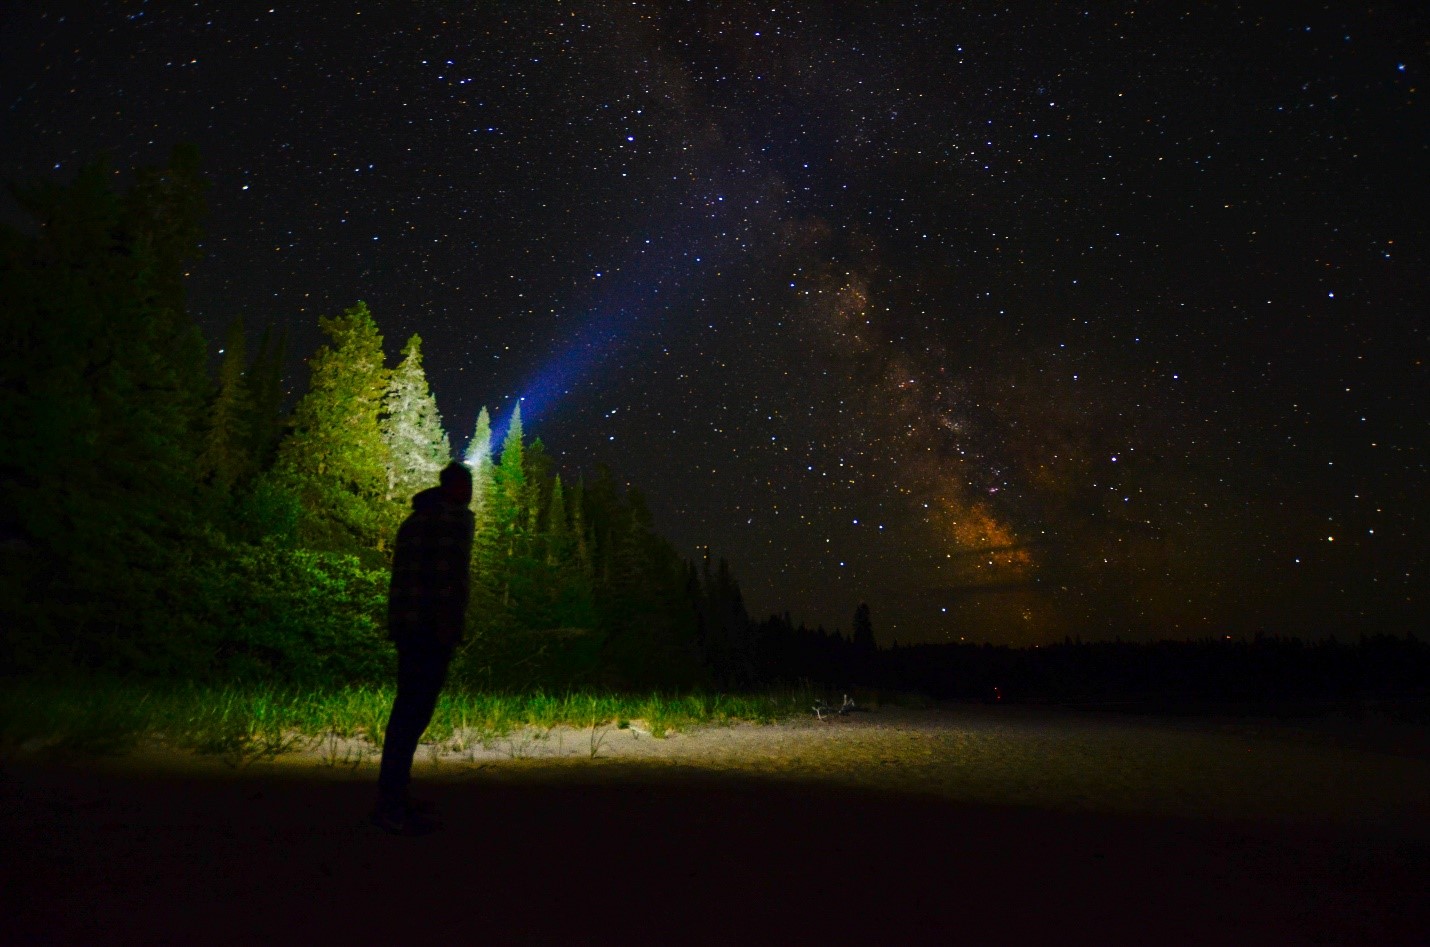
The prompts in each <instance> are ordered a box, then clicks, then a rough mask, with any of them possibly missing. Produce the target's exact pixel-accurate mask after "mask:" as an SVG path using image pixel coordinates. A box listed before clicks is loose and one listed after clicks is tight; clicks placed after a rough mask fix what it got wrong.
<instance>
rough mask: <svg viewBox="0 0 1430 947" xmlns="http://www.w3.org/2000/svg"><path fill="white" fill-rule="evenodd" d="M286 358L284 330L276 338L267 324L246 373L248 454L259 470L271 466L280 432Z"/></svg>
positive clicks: (286, 334)
mask: <svg viewBox="0 0 1430 947" xmlns="http://www.w3.org/2000/svg"><path fill="white" fill-rule="evenodd" d="M287 354H288V330H287V329H286V328H285V329H284V330H283V331H282V332H281V333H280V334H278V335H277V336H276V337H275V335H274V333H273V325H272V324H271V323H270V324H269V325H268V326H267V327H266V328H265V329H264V330H263V337H262V338H261V339H259V342H258V352H257V353H256V354H255V355H254V356H253V364H252V365H251V366H250V367H249V370H248V393H249V398H250V400H251V401H252V405H253V415H252V424H251V425H250V432H251V433H250V437H251V440H250V443H249V453H250V454H251V455H252V456H253V462H254V465H255V466H256V467H257V468H258V469H259V470H266V469H267V468H268V467H269V466H270V465H271V464H272V462H273V456H274V453H275V452H276V451H277V449H278V440H279V437H280V435H281V434H282V429H283V369H284V360H285V359H286V357H287Z"/></svg>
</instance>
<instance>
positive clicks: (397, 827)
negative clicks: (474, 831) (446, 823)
mask: <svg viewBox="0 0 1430 947" xmlns="http://www.w3.org/2000/svg"><path fill="white" fill-rule="evenodd" d="M368 821H370V822H371V823H372V824H373V825H375V826H377V827H378V828H379V829H382V830H383V831H384V832H387V833H388V834H390V835H405V836H408V837H415V836H418V835H426V834H428V833H429V832H434V831H436V830H437V829H438V828H440V827H441V823H440V822H438V821H436V820H435V819H432V818H429V817H427V816H424V815H419V814H417V813H416V812H413V811H410V810H409V809H407V808H405V807H404V808H392V807H390V806H378V807H377V808H376V809H374V810H372V815H371V816H370V817H369V819H368Z"/></svg>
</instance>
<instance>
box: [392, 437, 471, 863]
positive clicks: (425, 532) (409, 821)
mask: <svg viewBox="0 0 1430 947" xmlns="http://www.w3.org/2000/svg"><path fill="white" fill-rule="evenodd" d="M471 502H472V473H471V471H470V470H468V469H467V467H466V466H465V465H463V464H458V463H452V464H448V465H447V466H446V467H444V468H443V469H442V472H441V474H440V475H439V485H438V486H436V487H432V488H430V489H427V490H423V491H422V492H421V493H418V494H417V495H416V496H414V497H413V498H412V512H411V513H410V514H409V515H408V517H407V519H405V520H404V521H403V523H402V525H401V526H400V527H399V528H398V530H397V542H396V544H395V546H394V548H393V553H392V585H391V588H390V590H389V594H388V603H387V625H388V635H389V637H391V639H392V641H393V643H394V644H395V645H396V646H397V695H396V696H395V697H394V698H393V701H392V713H391V714H390V715H389V716H388V719H387V734H386V736H385V738H384V739H383V741H382V766H381V768H380V769H379V771H378V777H377V805H376V807H375V808H374V809H373V813H372V822H373V824H374V825H376V826H377V827H378V828H381V829H383V830H385V831H388V832H392V833H395V834H399V835H418V834H422V833H424V832H427V831H431V830H432V829H433V828H435V827H436V826H437V823H436V821H435V820H434V819H433V818H432V817H431V809H430V806H426V805H424V804H422V803H418V802H416V801H414V800H413V799H412V798H411V796H410V795H409V794H408V791H407V790H408V784H409V783H410V782H411V781H412V757H413V754H415V753H416V752H417V743H418V741H419V740H420V739H421V737H422V732H423V731H424V730H426V729H427V725H428V724H429V723H431V721H432V711H433V710H434V709H436V706H437V696H438V695H439V694H440V693H441V691H442V685H443V683H445V681H446V679H447V667H448V665H450V664H451V661H452V652H453V650H454V649H455V648H456V646H457V645H458V644H460V643H461V641H462V638H463V624H464V621H465V618H466V613H467V598H468V595H469V593H470V581H471V580H470V574H471V559H472V534H473V530H474V525H475V523H474V518H473V516H472V511H471V509H470V505H471Z"/></svg>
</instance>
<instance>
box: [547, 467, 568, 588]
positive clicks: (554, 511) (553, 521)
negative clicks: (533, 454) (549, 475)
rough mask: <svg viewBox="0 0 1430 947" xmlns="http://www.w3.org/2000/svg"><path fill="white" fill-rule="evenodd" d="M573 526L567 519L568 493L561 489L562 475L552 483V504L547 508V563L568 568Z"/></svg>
mask: <svg viewBox="0 0 1430 947" xmlns="http://www.w3.org/2000/svg"><path fill="white" fill-rule="evenodd" d="M572 551H573V550H572V544H571V525H570V523H569V521H568V520H567V518H566V493H565V491H564V490H563V489H562V487H561V475H560V474H557V475H556V476H555V477H554V478H553V479H552V481H551V503H550V504H549V505H548V506H547V508H546V561H547V564H549V565H553V566H568V565H570V564H571V559H572Z"/></svg>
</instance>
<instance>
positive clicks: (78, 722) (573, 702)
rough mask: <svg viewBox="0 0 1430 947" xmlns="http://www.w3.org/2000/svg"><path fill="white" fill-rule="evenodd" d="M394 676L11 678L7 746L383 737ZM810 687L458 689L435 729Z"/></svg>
mask: <svg viewBox="0 0 1430 947" xmlns="http://www.w3.org/2000/svg"><path fill="white" fill-rule="evenodd" d="M392 696H393V688H392V687H391V686H375V685H353V686H347V687H327V688H314V687H308V688H300V687H293V686H281V685H272V686H263V685H249V686H237V685H234V686H202V685H186V686H163V685H158V684H153V683H138V682H133V681H123V680H110V679H92V680H83V681H78V680H64V681H56V680H31V679H21V680H9V681H6V682H4V687H3V688H0V755H3V756H5V757H9V756H12V755H14V754H17V753H21V754H26V755H29V754H34V753H43V754H46V755H52V756H66V755H80V756H93V755H102V754H109V753H122V752H125V751H127V750H130V749H132V748H133V747H135V746H137V745H138V744H140V743H142V742H145V741H151V740H160V741H163V742H165V743H168V744H171V745H174V746H178V747H181V748H184V749H189V750H194V751H197V752H201V753H213V754H220V755H223V756H225V757H226V758H230V759H232V760H234V761H236V762H251V761H252V760H253V759H260V758H265V757H272V756H277V755H279V754H281V753H284V752H287V751H289V750H292V749H295V748H299V747H301V746H314V745H318V743H319V742H320V741H322V740H323V739H325V738H327V739H331V738H332V737H334V736H336V737H342V738H360V739H366V740H368V741H370V742H371V743H373V744H375V745H380V744H381V743H382V738H383V733H384V729H385V727H386V724H387V714H388V711H389V710H390V709H391V707H392ZM811 703H813V698H812V697H811V695H810V694H808V693H806V692H804V691H790V692H783V693H778V692H774V693H766V694H704V693H696V694H683V695H673V694H659V693H652V694H635V695H631V694H614V693H593V692H587V691H571V692H566V693H559V694H558V693H546V692H542V691H534V692H529V693H499V692H479V691H465V690H457V689H450V688H449V689H448V690H447V691H445V692H444V693H443V694H442V697H441V699H440V700H439V702H438V704H437V710H436V713H435V714H434V715H433V718H432V723H431V725H430V726H429V727H428V729H427V735H426V739H427V740H429V741H434V742H444V741H447V740H450V739H451V738H452V737H453V736H454V735H455V734H458V733H461V734H464V735H465V736H467V737H469V738H475V739H478V740H483V739H492V738H499V737H503V736H506V735H507V734H510V733H512V732H513V731H515V730H519V729H522V728H526V727H534V728H537V729H543V730H544V729H550V728H552V727H556V726H562V725H565V726H572V727H577V728H583V729H584V728H591V729H592V730H595V729H597V728H601V727H623V726H628V725H629V724H630V722H631V721H633V720H640V721H644V724H645V726H646V728H647V729H648V730H649V731H650V732H651V733H652V734H653V735H655V736H664V735H665V734H666V733H667V732H669V731H672V730H682V729H688V728H690V727H694V726H701V725H710V724H716V725H718V724H727V723H732V722H736V721H749V722H755V723H770V722H773V721H775V720H778V719H781V718H787V717H790V716H792V715H795V714H799V713H803V712H806V711H807V708H808V707H809V706H810V704H811Z"/></svg>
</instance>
